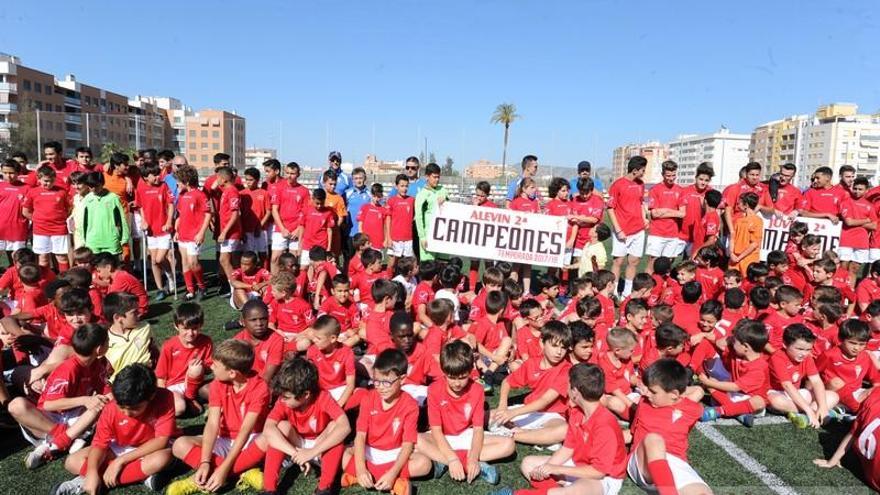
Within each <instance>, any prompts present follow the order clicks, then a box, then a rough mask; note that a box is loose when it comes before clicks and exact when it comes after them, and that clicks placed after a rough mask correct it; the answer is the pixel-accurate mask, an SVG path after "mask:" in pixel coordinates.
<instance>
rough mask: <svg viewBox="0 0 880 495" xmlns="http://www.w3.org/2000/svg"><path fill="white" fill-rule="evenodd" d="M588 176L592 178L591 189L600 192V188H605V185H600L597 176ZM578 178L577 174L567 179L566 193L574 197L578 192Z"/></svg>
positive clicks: (600, 182)
mask: <svg viewBox="0 0 880 495" xmlns="http://www.w3.org/2000/svg"><path fill="white" fill-rule="evenodd" d="M590 178H591V179H593V190H594V191H596V192H602V190H603V189H605V186H603V185H602V181H601V180H599V178H598V177H593V176H591V177H590ZM578 179H580V176H577V177H575V178H574V179H571V180H570V181H568V194H569V195H570V196H571V197H575V196H577V194H578Z"/></svg>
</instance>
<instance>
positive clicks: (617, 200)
mask: <svg viewBox="0 0 880 495" xmlns="http://www.w3.org/2000/svg"><path fill="white" fill-rule="evenodd" d="M608 195H609V198H608V208H610V209H612V210H614V216H615V217H617V225H618V226H619V227H620V229H621V230H622V231H623V234H624V235H633V234H635V233H638V232H639V231H641V230H644V229H645V217H644V213H643V211H642V203H643V202H644V200H645V183H644V182H642V180H641V179H637V180H630V179H629V178H627V177H621V178H619V179H617V180H616V181H614V183H613V184H611V189H609V190H608Z"/></svg>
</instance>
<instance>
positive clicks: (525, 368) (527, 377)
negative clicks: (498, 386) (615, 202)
mask: <svg viewBox="0 0 880 495" xmlns="http://www.w3.org/2000/svg"><path fill="white" fill-rule="evenodd" d="M542 362H543V358H542V357H541V356H535V357H531V358H529V359H527V360H526V362H525V363H523V364H522V366H520V367H519V368H517V369H516V371H514V372H513V373H511V374H510V375H508V376H507V383H508V385H510V387H511V388H522V387H528V388H529V389H531V391H530V392H529V395H527V396H526V398H525V403H526V404H530V403H532V402H534V401H536V400H538V399H540V398H541V397H542V396H543V395H544V394H545V393H547V391H549V390H553V391H555V392H556V393H558V394H559V396H558V397H556V399H555V400H554V401H553V402H551V403H550V404H548V405H547V407H546V408H545V409H544V412H555V413H560V414H561V413H564V412H565V410H566V409H567V407H568V406H567V401H568V370H569V368H571V363H570V362H569V361H568V360H564V361H562V362H561V363H559V364H557V365H555V366H552V367H550V368H547V369H544V368H542V367H541V363H542Z"/></svg>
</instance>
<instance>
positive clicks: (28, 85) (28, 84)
mask: <svg viewBox="0 0 880 495" xmlns="http://www.w3.org/2000/svg"><path fill="white" fill-rule="evenodd" d="M21 87H22V88H24V90H25V91H30V90H31V82H30V81H28V80H27V79H24V80H23V81H21Z"/></svg>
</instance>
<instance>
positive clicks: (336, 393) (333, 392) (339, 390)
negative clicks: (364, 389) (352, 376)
mask: <svg viewBox="0 0 880 495" xmlns="http://www.w3.org/2000/svg"><path fill="white" fill-rule="evenodd" d="M327 392H328V393H329V394H330V397H333V400H337V401H338V400H339V398H340V397H342V394H343V392H345V385H340V386H338V387H335V388H331V389H330V390H328V391H327Z"/></svg>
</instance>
